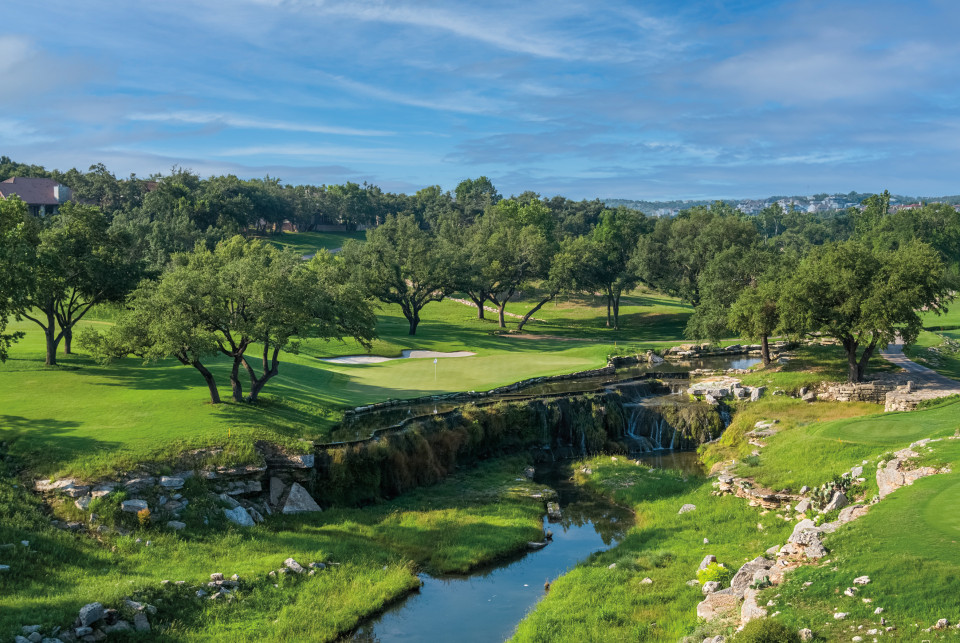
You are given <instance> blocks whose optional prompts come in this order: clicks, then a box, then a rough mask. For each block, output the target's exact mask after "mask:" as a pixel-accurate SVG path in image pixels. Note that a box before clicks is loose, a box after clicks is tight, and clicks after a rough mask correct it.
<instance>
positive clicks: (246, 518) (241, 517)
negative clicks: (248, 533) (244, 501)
mask: <svg viewBox="0 0 960 643" xmlns="http://www.w3.org/2000/svg"><path fill="white" fill-rule="evenodd" d="M223 513H224V515H225V516H226V517H227V520H229V521H230V522H232V523H234V524H236V525H239V526H241V527H253V524H254V523H253V518H251V517H250V514H249V513H247V510H246V509H244V508H243V507H235V508H233V509H224V510H223Z"/></svg>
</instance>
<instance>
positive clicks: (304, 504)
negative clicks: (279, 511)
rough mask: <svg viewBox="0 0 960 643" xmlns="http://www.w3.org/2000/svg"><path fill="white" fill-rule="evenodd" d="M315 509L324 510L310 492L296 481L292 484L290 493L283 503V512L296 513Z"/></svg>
mask: <svg viewBox="0 0 960 643" xmlns="http://www.w3.org/2000/svg"><path fill="white" fill-rule="evenodd" d="M314 511H322V509H320V505H318V504H317V502H316V501H315V500H314V499H313V498H312V497H311V496H310V493H309V492H308V491H307V490H306V489H304V488H303V487H302V486H301V485H300V484H298V483H296V482H294V483H293V484H292V485H290V494H289V495H288V496H287V501H286V502H285V503H283V513H285V514H295V513H307V512H314Z"/></svg>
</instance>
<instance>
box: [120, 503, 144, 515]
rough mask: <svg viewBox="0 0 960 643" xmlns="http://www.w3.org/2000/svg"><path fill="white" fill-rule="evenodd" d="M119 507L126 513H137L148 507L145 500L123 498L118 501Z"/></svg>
mask: <svg viewBox="0 0 960 643" xmlns="http://www.w3.org/2000/svg"><path fill="white" fill-rule="evenodd" d="M120 509H121V510H122V511H126V512H128V513H133V514H135V513H137V512H138V511H142V510H144V509H148V507H147V501H146V500H124V501H123V502H121V503H120Z"/></svg>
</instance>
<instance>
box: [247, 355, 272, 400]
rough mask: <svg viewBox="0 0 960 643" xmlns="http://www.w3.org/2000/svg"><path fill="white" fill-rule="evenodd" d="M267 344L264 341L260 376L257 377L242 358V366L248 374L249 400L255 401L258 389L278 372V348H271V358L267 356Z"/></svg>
mask: <svg viewBox="0 0 960 643" xmlns="http://www.w3.org/2000/svg"><path fill="white" fill-rule="evenodd" d="M269 351H270V348H269V344H267V343H265V344H264V347H263V373H262V374H261V375H260V377H257V374H256V373H254V372H253V368H251V366H250V364H248V363H247V360H246V359H244V360H243V366H244V368H246V369H247V374H248V375H249V376H250V401H251V402H256V401H257V398H259V397H260V391H262V390H263V387H264V386H266V384H267V382H268V381H270V379H271V378H273V377H274V376H275V375H278V374H279V373H280V360H279V356H280V349H279V348H275V349H274V350H273V359H272V360H271V359H270V357H269Z"/></svg>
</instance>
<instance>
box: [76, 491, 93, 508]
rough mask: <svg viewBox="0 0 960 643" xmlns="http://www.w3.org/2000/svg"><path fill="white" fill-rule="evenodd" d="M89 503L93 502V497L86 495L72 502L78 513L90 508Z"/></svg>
mask: <svg viewBox="0 0 960 643" xmlns="http://www.w3.org/2000/svg"><path fill="white" fill-rule="evenodd" d="M91 502H93V496H91V495H90V494H87V495H85V496H81V497H79V498H77V499H76V500H74V501H73V504H74V505H76V507H77V509H79V510H80V511H86V510H87V509H88V508H89V507H90V503H91Z"/></svg>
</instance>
